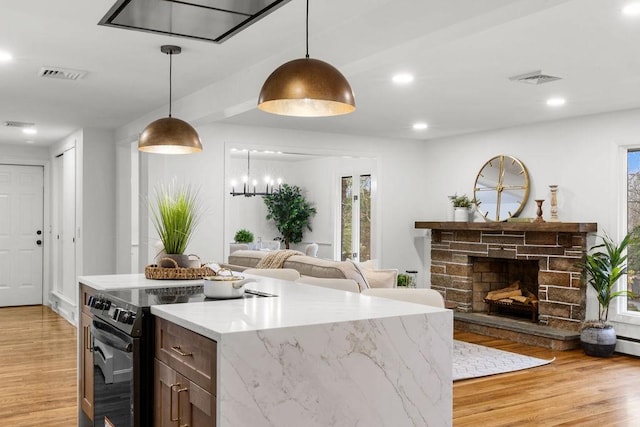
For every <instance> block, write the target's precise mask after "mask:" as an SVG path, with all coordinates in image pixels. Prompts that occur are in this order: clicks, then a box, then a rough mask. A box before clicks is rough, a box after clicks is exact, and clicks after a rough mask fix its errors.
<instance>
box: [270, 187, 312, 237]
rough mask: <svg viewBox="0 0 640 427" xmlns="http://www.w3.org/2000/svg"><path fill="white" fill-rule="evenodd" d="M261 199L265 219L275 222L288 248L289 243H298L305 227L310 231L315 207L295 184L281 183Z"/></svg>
mask: <svg viewBox="0 0 640 427" xmlns="http://www.w3.org/2000/svg"><path fill="white" fill-rule="evenodd" d="M263 199H264V203H265V205H267V211H268V213H267V220H273V221H274V222H275V224H276V228H277V229H278V231H279V232H280V234H282V240H283V241H284V246H285V248H287V249H289V244H290V243H300V242H301V241H302V236H303V234H304V229H305V228H306V229H307V230H309V231H312V230H311V217H312V216H313V215H315V214H316V208H314V207H312V206H311V204H310V203H309V202H308V201H307V200H306V199H305V198H304V196H303V195H302V190H301V189H300V187H298V186H297V185H287V184H283V185H282V186H281V187H280V188H279V189H278V190H277V191H274V192H273V194H269V195H268V196H264V197H263Z"/></svg>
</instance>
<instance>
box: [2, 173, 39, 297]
mask: <svg viewBox="0 0 640 427" xmlns="http://www.w3.org/2000/svg"><path fill="white" fill-rule="evenodd" d="M43 182H44V169H43V167H42V166H18V165H0V307H6V306H15V305H33V304H42V248H43V245H44V243H43V242H44V230H43V193H44V186H43Z"/></svg>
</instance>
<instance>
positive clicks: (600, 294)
mask: <svg viewBox="0 0 640 427" xmlns="http://www.w3.org/2000/svg"><path fill="white" fill-rule="evenodd" d="M631 236H632V234H631V233H629V234H627V235H626V236H625V237H624V238H623V239H622V241H621V242H620V243H619V244H616V243H615V242H614V241H613V240H612V239H611V238H610V237H609V236H607V235H606V234H605V235H604V236H603V237H601V239H602V243H601V244H599V245H595V246H593V247H592V248H591V249H589V252H588V253H587V255H586V256H585V261H584V263H583V264H582V266H583V268H584V271H585V273H586V275H587V283H588V284H589V285H591V287H592V288H593V289H594V290H595V291H596V296H597V298H598V305H599V307H598V320H588V321H586V322H584V323H583V326H582V329H581V332H580V341H581V343H582V348H583V349H584V352H585V353H586V354H588V355H590V356H599V357H609V356H611V355H612V354H613V352H614V351H615V348H616V332H615V329H614V328H613V326H612V325H611V324H609V323H607V318H608V316H609V305H610V304H611V301H613V300H614V299H615V298H617V297H620V296H627V297H631V298H633V297H634V295H633V293H632V292H631V291H629V290H628V289H617V282H618V280H619V279H620V278H621V277H623V276H624V275H625V274H626V273H627V264H626V261H627V254H626V248H627V246H628V245H629V242H630V241H631Z"/></svg>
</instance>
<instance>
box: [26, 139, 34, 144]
mask: <svg viewBox="0 0 640 427" xmlns="http://www.w3.org/2000/svg"><path fill="white" fill-rule="evenodd" d="M25 144H33V141H32V140H30V139H28V140H26V141H25Z"/></svg>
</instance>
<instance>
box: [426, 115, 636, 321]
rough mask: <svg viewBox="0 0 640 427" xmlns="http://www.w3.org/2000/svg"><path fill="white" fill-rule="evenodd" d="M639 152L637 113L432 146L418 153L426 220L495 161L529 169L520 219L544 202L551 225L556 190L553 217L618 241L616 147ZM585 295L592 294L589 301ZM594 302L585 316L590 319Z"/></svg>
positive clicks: (441, 212) (441, 214)
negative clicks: (502, 158) (553, 187)
mask: <svg viewBox="0 0 640 427" xmlns="http://www.w3.org/2000/svg"><path fill="white" fill-rule="evenodd" d="M634 144H635V145H640V110H633V111H625V112H618V113H610V114H603V115H594V116H588V117H582V118H577V119H571V120H562V121H556V122H549V123H541V124H537V125H531V126H522V127H517V128H509V129H502V130H497V131H492V132H484V133H479V134H472V135H464V136H458V137H453V138H443V139H438V140H432V141H428V142H426V143H425V146H424V153H425V154H424V156H423V157H424V158H425V161H424V165H425V168H426V170H427V171H428V173H427V175H426V176H427V179H428V180H429V181H428V185H426V186H425V198H426V199H427V200H430V201H431V203H430V204H429V206H428V207H427V208H426V209H425V211H424V215H425V216H424V218H422V219H425V220H438V219H444V218H446V212H447V208H448V203H447V195H449V194H452V193H454V192H458V194H461V193H464V192H466V193H467V194H469V195H471V194H472V193H473V183H474V181H475V177H476V175H477V173H478V171H479V170H480V168H481V167H482V165H483V164H484V162H485V161H487V160H488V159H490V158H491V157H493V156H495V155H498V154H507V155H511V156H514V157H516V158H518V159H520V160H521V161H522V162H523V163H524V164H525V166H526V167H527V168H528V170H529V175H530V179H531V192H530V196H529V201H528V203H527V205H526V206H525V209H524V211H523V212H522V214H521V215H520V216H523V217H535V210H536V209H535V208H536V204H535V202H534V201H533V200H534V199H538V198H542V199H545V200H546V201H545V203H544V205H543V211H544V212H543V216H544V217H545V218H549V216H550V214H549V200H550V193H549V187H548V186H549V185H550V184H558V186H559V190H558V214H559V218H560V220H561V221H565V222H597V223H598V231H599V233H601V232H607V233H608V234H609V235H611V236H613V237H616V238H617V237H618V236H619V235H618V233H619V228H620V225H621V221H620V219H621V218H622V211H621V200H622V198H621V196H622V194H623V192H624V191H623V189H622V188H621V187H622V185H623V184H624V180H623V179H624V174H625V171H624V170H623V169H622V168H621V163H620V159H619V152H620V148H619V147H621V146H625V145H634ZM589 295H590V294H589ZM596 309H597V305H596V302H595V300H594V298H593V296H592V295H590V296H589V298H588V308H587V310H588V312H587V315H588V317H591V316H594V315H595V314H596V311H595V310H596Z"/></svg>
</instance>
